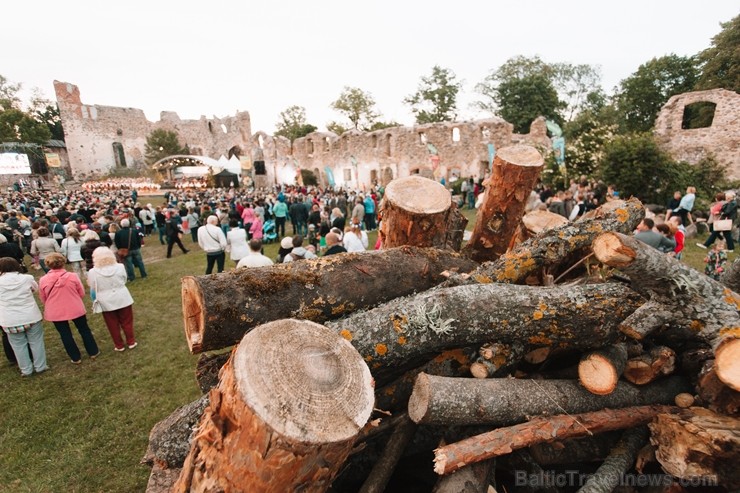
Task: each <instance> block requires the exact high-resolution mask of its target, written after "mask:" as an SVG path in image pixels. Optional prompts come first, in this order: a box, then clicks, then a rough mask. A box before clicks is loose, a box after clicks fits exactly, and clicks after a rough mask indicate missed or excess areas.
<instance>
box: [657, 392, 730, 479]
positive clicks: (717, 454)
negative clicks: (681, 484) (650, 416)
mask: <svg viewBox="0 0 740 493" xmlns="http://www.w3.org/2000/svg"><path fill="white" fill-rule="evenodd" d="M648 426H649V427H650V432H651V434H652V436H651V439H650V442H651V443H652V444H653V445H655V446H656V451H655V457H656V458H657V459H658V462H660V465H661V466H663V469H664V470H665V471H666V472H667V473H668V474H672V475H673V476H676V477H677V478H681V479H686V480H691V481H692V484H697V483H694V482H700V483H698V484H700V485H702V486H704V487H705V488H706V487H709V486H712V485H716V484H719V485H721V486H724V487H726V488H727V489H728V490H730V491H732V490H733V489H735V488H738V487H740V468H738V464H740V419H738V418H733V417H729V416H722V415H720V414H717V413H715V412H713V411H710V410H708V409H704V408H701V407H692V408H689V409H682V410H681V411H680V412H679V413H678V414H660V415H658V416H657V417H656V418H655V420H654V421H653V422H652V423H650V424H649V425H648Z"/></svg>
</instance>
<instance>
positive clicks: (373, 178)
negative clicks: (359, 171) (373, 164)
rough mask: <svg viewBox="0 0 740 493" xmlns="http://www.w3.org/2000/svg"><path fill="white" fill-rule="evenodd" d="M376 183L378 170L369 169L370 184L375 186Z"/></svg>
mask: <svg viewBox="0 0 740 493" xmlns="http://www.w3.org/2000/svg"><path fill="white" fill-rule="evenodd" d="M377 182H378V170H377V169H371V170H370V183H372V184H373V185H375V184H376V183H377Z"/></svg>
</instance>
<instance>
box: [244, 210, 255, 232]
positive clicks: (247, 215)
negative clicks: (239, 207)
mask: <svg viewBox="0 0 740 493" xmlns="http://www.w3.org/2000/svg"><path fill="white" fill-rule="evenodd" d="M256 218H257V216H256V215H255V213H254V207H253V206H252V204H247V205H246V207H244V210H243V211H242V224H243V225H244V230H245V231H247V232H249V231H250V230H251V227H252V223H253V222H254V221H255V219H256Z"/></svg>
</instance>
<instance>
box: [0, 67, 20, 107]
mask: <svg viewBox="0 0 740 493" xmlns="http://www.w3.org/2000/svg"><path fill="white" fill-rule="evenodd" d="M20 90H21V85H20V84H13V83H11V82H10V81H9V80H8V79H7V78H6V77H5V76H3V75H2V74H0V108H1V109H6V110H7V109H10V108H15V109H20V107H21V100H20V98H18V91H20Z"/></svg>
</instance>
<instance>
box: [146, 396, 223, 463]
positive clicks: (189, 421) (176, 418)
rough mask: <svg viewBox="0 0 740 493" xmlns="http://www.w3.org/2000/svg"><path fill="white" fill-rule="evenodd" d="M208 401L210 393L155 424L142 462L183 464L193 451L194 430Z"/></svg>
mask: <svg viewBox="0 0 740 493" xmlns="http://www.w3.org/2000/svg"><path fill="white" fill-rule="evenodd" d="M208 403H209V400H208V394H205V395H202V396H201V397H200V399H198V400H196V401H193V402H191V403H189V404H185V405H184V406H182V407H179V408H177V409H176V410H175V411H173V412H172V414H170V415H169V416H167V417H166V418H165V419H163V420H162V421H160V422H159V423H157V424H155V425H154V427H153V428H152V431H150V432H149V445H148V446H147V449H146V455H144V458H143V459H142V460H141V462H143V463H146V464H149V465H158V466H159V467H162V468H166V469H169V468H175V467H182V464H183V462H185V457H187V455H188V452H189V451H190V442H191V440H192V437H193V432H194V430H195V428H196V427H197V426H198V423H199V422H200V417H201V416H202V415H203V411H204V410H205V408H206V407H207V406H208Z"/></svg>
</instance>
